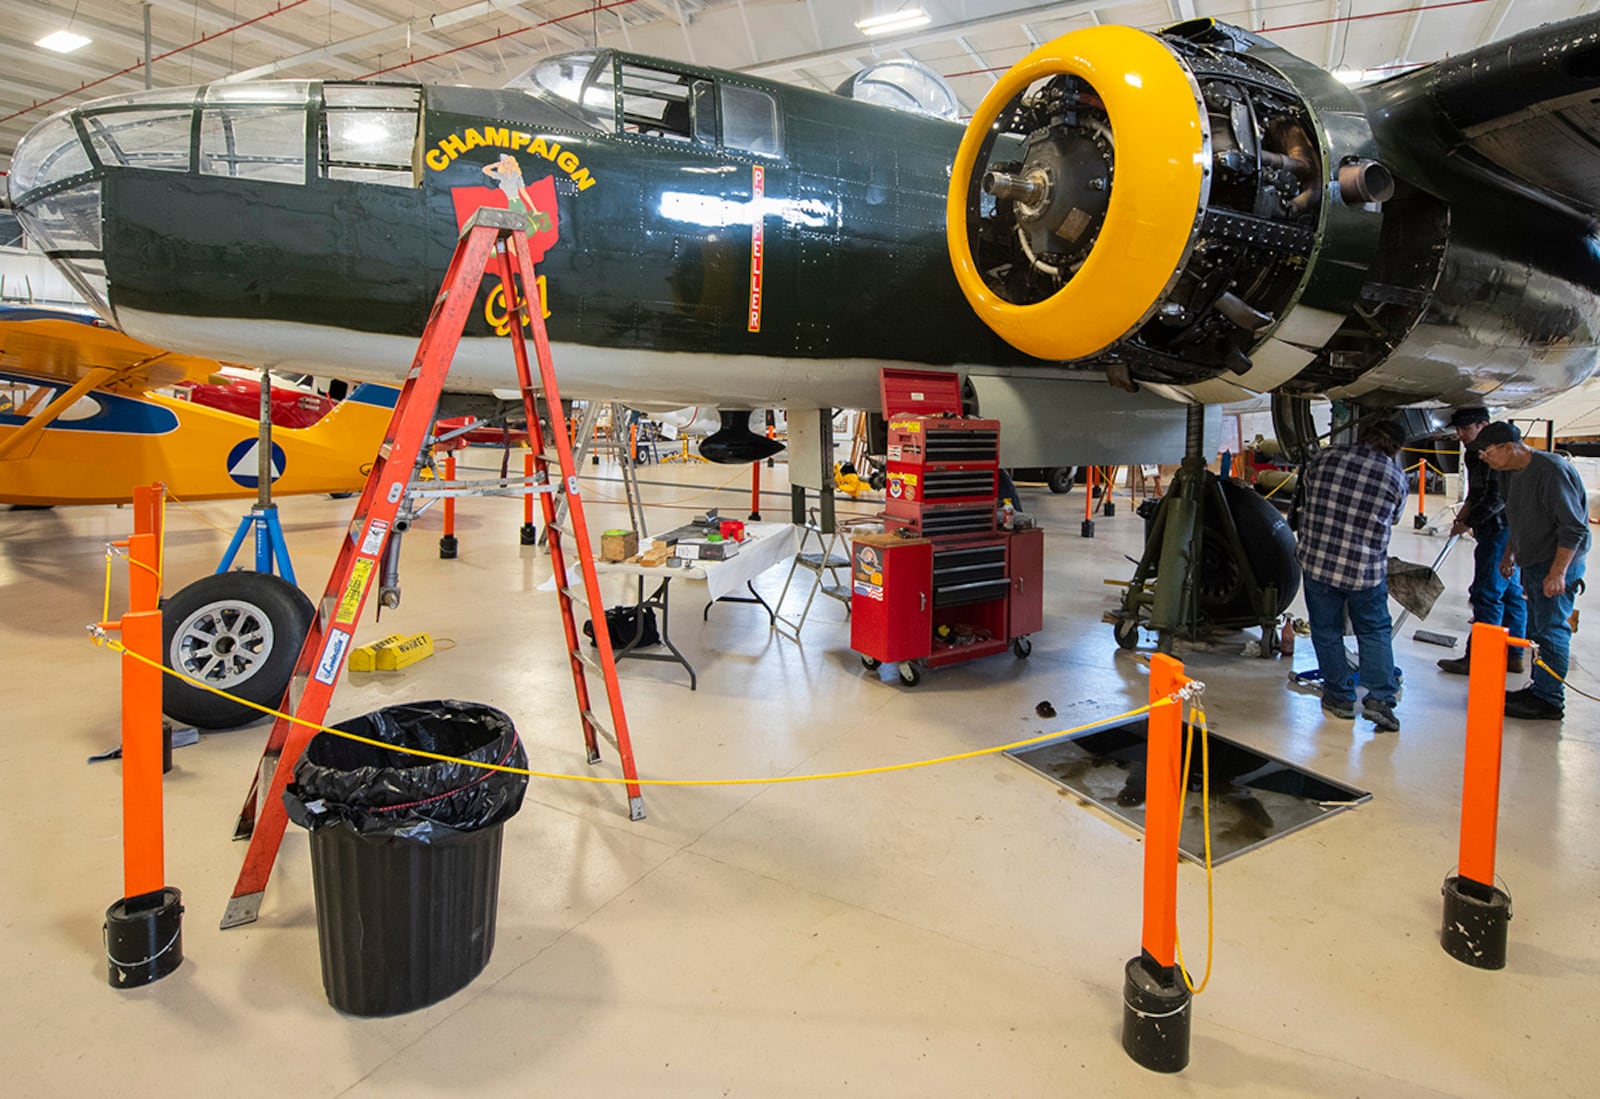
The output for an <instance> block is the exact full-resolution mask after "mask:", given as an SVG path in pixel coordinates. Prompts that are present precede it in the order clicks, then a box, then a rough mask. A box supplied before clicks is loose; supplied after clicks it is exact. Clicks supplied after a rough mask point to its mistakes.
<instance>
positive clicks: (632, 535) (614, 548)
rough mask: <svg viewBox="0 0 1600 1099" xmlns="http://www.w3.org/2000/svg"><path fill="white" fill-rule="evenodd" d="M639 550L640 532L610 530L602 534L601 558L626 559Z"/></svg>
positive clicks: (611, 560)
mask: <svg viewBox="0 0 1600 1099" xmlns="http://www.w3.org/2000/svg"><path fill="white" fill-rule="evenodd" d="M638 552H639V532H638V531H633V530H608V531H603V532H602V533H601V535H600V560H602V561H610V562H613V563H615V562H618V561H626V560H627V559H628V558H630V557H632V556H633V555H634V554H636V553H638Z"/></svg>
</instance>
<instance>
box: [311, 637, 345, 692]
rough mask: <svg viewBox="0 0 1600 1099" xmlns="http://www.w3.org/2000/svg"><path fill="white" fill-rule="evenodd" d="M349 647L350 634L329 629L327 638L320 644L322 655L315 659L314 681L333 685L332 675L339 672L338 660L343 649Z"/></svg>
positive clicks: (341, 658) (341, 656)
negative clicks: (315, 671) (315, 672)
mask: <svg viewBox="0 0 1600 1099" xmlns="http://www.w3.org/2000/svg"><path fill="white" fill-rule="evenodd" d="M349 647H350V635H349V634H348V633H347V632H345V631H344V630H330V631H329V632H328V640H327V641H325V642H324V643H323V645H322V656H321V657H319V658H318V659H317V674H316V677H315V678H316V681H317V682H318V683H325V684H327V685H328V686H330V687H331V686H333V677H334V676H336V675H338V674H339V662H340V661H341V660H343V659H344V651H345V649H347V648H349Z"/></svg>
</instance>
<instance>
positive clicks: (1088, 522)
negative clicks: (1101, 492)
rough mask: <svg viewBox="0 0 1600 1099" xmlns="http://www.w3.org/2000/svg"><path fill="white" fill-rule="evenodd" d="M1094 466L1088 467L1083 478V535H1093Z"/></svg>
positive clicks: (1087, 536) (1086, 536)
mask: <svg viewBox="0 0 1600 1099" xmlns="http://www.w3.org/2000/svg"><path fill="white" fill-rule="evenodd" d="M1096 479H1097V478H1096V476H1095V468H1094V466H1090V467H1089V472H1088V473H1087V474H1085V476H1084V478H1083V536H1084V537H1085V538H1093V537H1094V483H1095V480H1096Z"/></svg>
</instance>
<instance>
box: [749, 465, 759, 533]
mask: <svg viewBox="0 0 1600 1099" xmlns="http://www.w3.org/2000/svg"><path fill="white" fill-rule="evenodd" d="M750 522H752V523H759V522H761V463H760V462H758V461H757V462H751V463H750Z"/></svg>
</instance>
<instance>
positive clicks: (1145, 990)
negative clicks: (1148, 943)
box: [1122, 954, 1192, 1072]
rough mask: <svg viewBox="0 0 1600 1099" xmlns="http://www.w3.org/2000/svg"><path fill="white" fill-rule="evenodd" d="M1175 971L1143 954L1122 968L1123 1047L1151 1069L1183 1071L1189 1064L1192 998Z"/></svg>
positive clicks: (1145, 1066) (1152, 1070)
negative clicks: (1168, 969) (1164, 969)
mask: <svg viewBox="0 0 1600 1099" xmlns="http://www.w3.org/2000/svg"><path fill="white" fill-rule="evenodd" d="M1175 972H1176V971H1163V970H1162V968H1161V967H1160V966H1157V965H1155V964H1154V963H1153V962H1151V961H1150V960H1149V959H1148V958H1147V957H1146V956H1145V955H1143V954H1141V955H1139V957H1137V958H1130V959H1128V964H1127V966H1126V967H1125V968H1124V969H1123V982H1122V1048H1123V1051H1124V1052H1126V1053H1127V1055H1128V1056H1129V1057H1132V1058H1133V1060H1134V1062H1135V1063H1136V1064H1138V1065H1140V1066H1142V1067H1144V1068H1147V1069H1149V1070H1150V1071H1151V1072H1182V1071H1183V1070H1184V1068H1186V1067H1187V1066H1188V1064H1189V1022H1190V1016H1189V1004H1190V1001H1191V999H1192V997H1191V996H1190V995H1189V990H1188V989H1187V988H1186V987H1184V984H1183V981H1182V979H1181V978H1176V977H1175V976H1174V974H1175Z"/></svg>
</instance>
